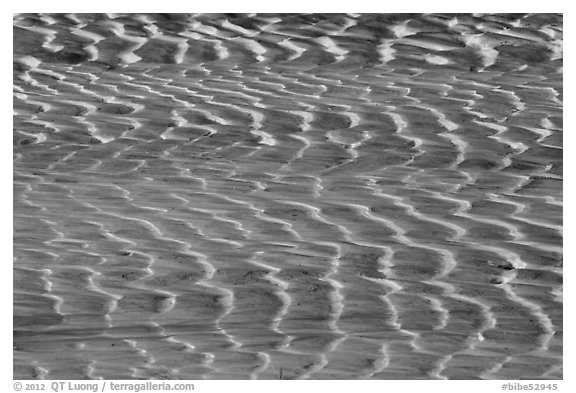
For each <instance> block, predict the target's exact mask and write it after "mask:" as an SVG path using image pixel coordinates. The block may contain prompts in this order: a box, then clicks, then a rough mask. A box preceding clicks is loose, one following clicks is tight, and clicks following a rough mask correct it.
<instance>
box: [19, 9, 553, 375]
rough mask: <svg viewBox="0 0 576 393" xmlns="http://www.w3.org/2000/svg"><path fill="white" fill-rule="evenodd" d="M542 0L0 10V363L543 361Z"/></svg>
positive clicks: (288, 368)
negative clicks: (10, 334)
mask: <svg viewBox="0 0 576 393" xmlns="http://www.w3.org/2000/svg"><path fill="white" fill-rule="evenodd" d="M562 30H563V27H562V16H559V15H531V14H520V15H410V14H403V15H376V14H374V15H372V14H365V15H358V14H348V15H339V14H327V15H272V14H265V15H236V14H226V15H222V14H218V15H207V14H200V15H184V14H178V15H164V14H162V15H140V14H138V15H110V14H106V15H103V14H69V15H61V14H58V15H29V14H19V15H16V16H15V17H14V59H13V60H14V139H13V141H14V142H13V146H14V258H15V261H14V378H18V379H28V378H30V379H32V378H39V379H90V378H105V379H132V378H146V379H148V378H152V379H159V378H168V379H247V378H253V379H278V378H282V379H306V378H308V379H357V378H372V379H476V378H481V379H501V378H505V379H522V378H529V379H539V378H542V379H559V378H562V75H563V70H562Z"/></svg>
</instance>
